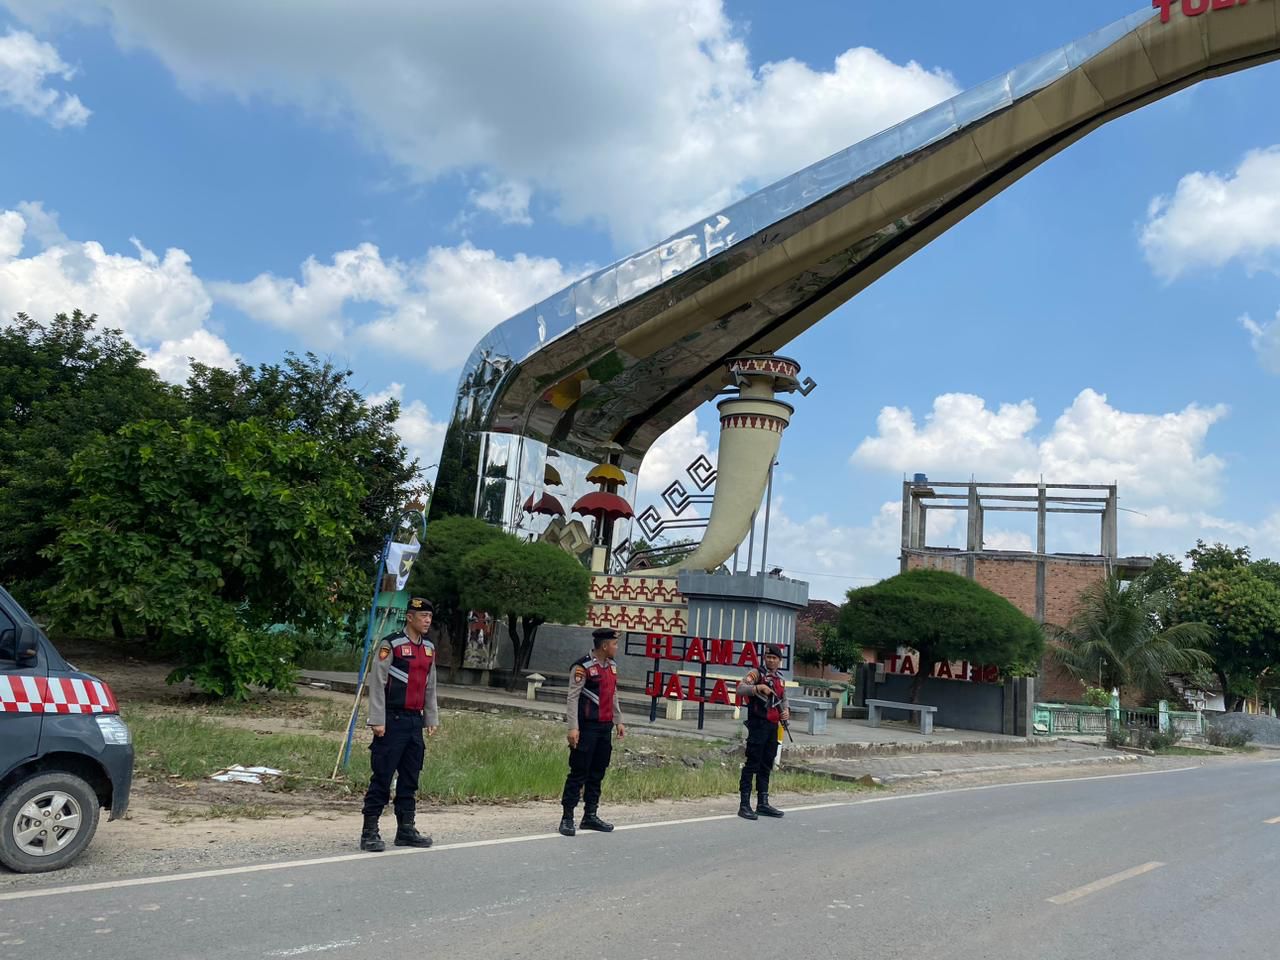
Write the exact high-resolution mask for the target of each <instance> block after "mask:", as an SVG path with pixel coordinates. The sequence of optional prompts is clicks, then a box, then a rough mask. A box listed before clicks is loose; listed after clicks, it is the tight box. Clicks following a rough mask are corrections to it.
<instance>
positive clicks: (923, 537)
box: [916, 503, 929, 550]
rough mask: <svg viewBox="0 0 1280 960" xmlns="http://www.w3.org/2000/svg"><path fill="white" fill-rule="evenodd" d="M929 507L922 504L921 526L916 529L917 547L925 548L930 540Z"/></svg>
mask: <svg viewBox="0 0 1280 960" xmlns="http://www.w3.org/2000/svg"><path fill="white" fill-rule="evenodd" d="M928 530H929V508H928V507H926V506H925V505H924V504H923V503H922V504H920V527H919V529H918V530H917V531H916V548H917V549H919V550H923V549H924V548H925V546H926V545H927V544H928V542H929V533H928Z"/></svg>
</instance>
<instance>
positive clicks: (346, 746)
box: [331, 510, 427, 779]
mask: <svg viewBox="0 0 1280 960" xmlns="http://www.w3.org/2000/svg"><path fill="white" fill-rule="evenodd" d="M406 517H409V518H412V519H415V520H417V521H418V522H419V523H420V524H421V526H422V541H421V542H423V543H425V542H426V539H427V515H426V511H425V510H423V511H418V510H402V511H401V512H400V515H399V516H398V517H397V518H396V523H395V526H394V527H392V528H391V532H390V533H388V534H387V538H386V539H385V540H384V541H383V542H382V552H381V553H380V554H379V555H378V569H377V571H376V572H375V573H374V577H373V599H372V600H371V601H370V602H369V621H368V626H367V627H366V628H365V633H364V644H363V647H362V649H361V653H360V671H359V673H358V674H357V676H356V697H355V703H354V704H353V705H352V707H351V717H350V718H349V719H348V720H347V736H346V739H345V740H344V741H343V744H342V750H341V752H340V753H339V755H338V762H337V764H335V766H334V768H333V777H332V778H331V779H336V778H337V776H338V768H339V767H341V768H342V769H346V766H347V763H348V762H349V761H350V760H351V741H352V740H353V739H354V738H355V733H356V720H357V718H358V717H359V714H360V695H361V693H362V692H363V691H364V685H365V681H366V680H367V679H368V668H369V651H370V649H371V647H372V644H373V635H374V633H375V630H374V625H373V623H374V618H375V617H376V615H377V611H378V597H379V596H381V595H382V578H383V576H384V575H385V574H386V566H387V555H388V554H389V553H390V552H391V542H392V541H393V540H394V539H395V535H396V531H397V530H399V529H400V527H401V525H402V524H403V523H404V521H405V518H406ZM385 624H386V614H385V613H384V615H383V617H382V622H381V623H380V624H379V626H378V631H381V630H382V627H383V626H385Z"/></svg>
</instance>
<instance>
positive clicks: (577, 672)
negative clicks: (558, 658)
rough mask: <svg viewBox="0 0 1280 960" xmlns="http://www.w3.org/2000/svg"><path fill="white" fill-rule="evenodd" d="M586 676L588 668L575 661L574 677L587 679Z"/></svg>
mask: <svg viewBox="0 0 1280 960" xmlns="http://www.w3.org/2000/svg"><path fill="white" fill-rule="evenodd" d="M586 676H587V668H586V667H584V666H583V665H582V664H580V663H575V664H574V665H573V679H575V680H585V679H586Z"/></svg>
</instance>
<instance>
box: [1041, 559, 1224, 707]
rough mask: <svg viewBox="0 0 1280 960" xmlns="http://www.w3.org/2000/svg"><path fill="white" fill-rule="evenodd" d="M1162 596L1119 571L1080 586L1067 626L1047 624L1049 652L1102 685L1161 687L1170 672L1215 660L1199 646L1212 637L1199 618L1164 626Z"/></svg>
mask: <svg viewBox="0 0 1280 960" xmlns="http://www.w3.org/2000/svg"><path fill="white" fill-rule="evenodd" d="M1164 606H1165V604H1164V596H1163V593H1162V592H1161V591H1160V590H1159V588H1158V586H1157V585H1155V584H1148V583H1147V582H1146V581H1145V580H1144V579H1143V578H1139V579H1137V580H1134V581H1133V582H1131V583H1126V582H1125V581H1123V580H1121V579H1120V578H1119V577H1117V576H1114V575H1112V576H1109V577H1107V578H1106V579H1105V580H1100V581H1098V582H1097V583H1095V584H1093V585H1092V586H1090V587H1089V588H1088V589H1086V590H1085V591H1084V593H1083V594H1082V595H1081V598H1080V609H1079V611H1078V612H1077V613H1076V615H1075V617H1073V618H1072V620H1071V623H1070V624H1069V625H1068V626H1066V627H1056V626H1055V627H1048V628H1046V630H1047V633H1048V638H1049V647H1048V649H1049V653H1050V656H1052V657H1054V659H1056V660H1057V661H1058V662H1059V663H1061V664H1062V665H1063V666H1064V667H1066V668H1067V670H1068V671H1070V672H1071V673H1072V674H1073V675H1075V676H1077V677H1079V678H1080V679H1081V680H1084V681H1086V682H1087V683H1090V684H1092V683H1095V682H1097V683H1099V685H1100V686H1101V687H1103V688H1104V689H1107V690H1110V689H1112V688H1117V689H1120V690H1124V689H1126V688H1127V689H1137V690H1140V691H1141V692H1143V693H1157V692H1160V693H1162V692H1163V691H1164V690H1165V689H1166V686H1167V681H1166V678H1167V677H1168V676H1169V675H1170V674H1180V673H1190V672H1192V671H1193V670H1197V669H1200V668H1203V667H1208V666H1211V665H1212V664H1213V658H1212V657H1211V656H1210V655H1209V654H1208V653H1206V652H1205V651H1204V650H1203V649H1202V647H1203V645H1204V644H1205V643H1206V642H1208V640H1209V638H1210V631H1209V627H1208V626H1207V625H1206V624H1203V623H1179V624H1176V625H1173V626H1164V625H1163V623H1162V620H1161V616H1160V614H1161V612H1162V611H1163V609H1164Z"/></svg>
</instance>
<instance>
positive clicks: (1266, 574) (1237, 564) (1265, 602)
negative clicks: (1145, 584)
mask: <svg viewBox="0 0 1280 960" xmlns="http://www.w3.org/2000/svg"><path fill="white" fill-rule="evenodd" d="M1187 557H1188V559H1189V560H1191V571H1190V572H1189V573H1188V574H1187V575H1186V579H1185V581H1184V582H1183V584H1182V586H1181V589H1180V590H1179V595H1178V607H1177V612H1178V616H1179V618H1180V619H1181V620H1182V621H1183V622H1201V623H1204V624H1206V625H1207V626H1208V629H1209V637H1208V641H1207V643H1206V644H1205V649H1206V650H1208V651H1209V653H1210V654H1211V656H1212V657H1213V668H1214V672H1215V673H1216V674H1217V676H1218V682H1219V683H1220V684H1221V685H1222V693H1223V696H1224V697H1225V698H1226V701H1227V709H1228V710H1240V709H1242V708H1243V706H1244V700H1245V698H1246V697H1250V696H1255V695H1256V694H1257V693H1258V690H1259V684H1260V683H1261V682H1262V681H1263V680H1264V678H1265V677H1266V676H1267V671H1268V670H1269V669H1270V668H1271V666H1272V664H1274V663H1276V662H1278V661H1280V583H1278V582H1277V579H1278V578H1277V576H1276V574H1277V569H1276V566H1277V565H1276V564H1274V563H1273V562H1272V561H1270V560H1258V561H1253V560H1251V559H1250V556H1249V548H1248V547H1236V548H1231V547H1227V546H1225V545H1223V544H1220V543H1219V544H1214V545H1212V546H1207V545H1206V544H1205V543H1204V542H1203V541H1197V542H1196V546H1195V548H1194V549H1192V550H1190V551H1188V553H1187Z"/></svg>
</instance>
